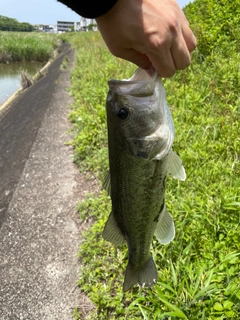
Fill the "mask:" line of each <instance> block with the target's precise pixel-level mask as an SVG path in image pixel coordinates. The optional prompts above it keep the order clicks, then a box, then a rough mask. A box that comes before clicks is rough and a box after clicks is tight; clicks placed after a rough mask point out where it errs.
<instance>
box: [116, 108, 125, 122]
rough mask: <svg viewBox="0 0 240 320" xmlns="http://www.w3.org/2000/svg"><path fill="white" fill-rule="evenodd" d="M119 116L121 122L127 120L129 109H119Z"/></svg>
mask: <svg viewBox="0 0 240 320" xmlns="http://www.w3.org/2000/svg"><path fill="white" fill-rule="evenodd" d="M117 115H118V117H119V118H120V119H121V120H125V119H126V118H127V117H128V109H126V108H121V109H119V111H118V114H117Z"/></svg>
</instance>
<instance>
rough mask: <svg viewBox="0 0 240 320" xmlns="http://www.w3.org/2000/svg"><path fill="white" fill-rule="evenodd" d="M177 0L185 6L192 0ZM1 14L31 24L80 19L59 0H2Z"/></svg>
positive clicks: (0, 0)
mask: <svg viewBox="0 0 240 320" xmlns="http://www.w3.org/2000/svg"><path fill="white" fill-rule="evenodd" d="M78 1H81V0H78ZM177 2H178V4H179V5H180V7H183V6H185V5H186V4H188V3H189V2H190V0H177ZM0 15H2V16H7V17H9V18H14V19H17V20H18V21H19V22H28V23H31V24H53V25H56V24H57V21H74V22H77V21H79V19H80V16H79V15H78V14H76V13H75V12H73V11H72V10H71V9H69V8H68V7H66V6H65V5H63V4H62V3H60V2H57V0H30V1H29V0H0Z"/></svg>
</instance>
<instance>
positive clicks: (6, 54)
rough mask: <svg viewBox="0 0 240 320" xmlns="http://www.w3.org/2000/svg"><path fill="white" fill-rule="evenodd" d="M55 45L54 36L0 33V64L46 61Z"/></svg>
mask: <svg viewBox="0 0 240 320" xmlns="http://www.w3.org/2000/svg"><path fill="white" fill-rule="evenodd" d="M56 43H57V37H56V35H54V34H46V33H33V32H31V33H18V32H0V63H1V62H3V63H6V62H12V61H47V60H48V59H49V58H50V57H51V56H52V54H53V50H54V48H55V47H56Z"/></svg>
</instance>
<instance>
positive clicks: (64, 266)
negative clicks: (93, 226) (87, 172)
mask: <svg viewBox="0 0 240 320" xmlns="http://www.w3.org/2000/svg"><path fill="white" fill-rule="evenodd" d="M64 52H65V53H64ZM63 53H64V54H66V55H67V56H68V57H69V61H70V67H72V65H73V61H74V55H73V52H72V51H71V50H70V48H69V47H68V46H65V47H64V51H63ZM63 56H64V55H62V56H60V57H59V58H58V59H56V60H55V61H54V63H53V64H52V65H51V67H50V68H49V71H48V74H47V76H46V77H45V78H43V79H42V80H40V81H39V82H38V83H36V84H35V85H34V86H33V87H31V88H29V89H28V90H27V91H26V92H25V93H24V94H23V95H21V96H20V97H19V98H18V99H17V101H15V102H14V104H13V105H12V106H11V108H10V109H9V110H8V112H7V114H5V115H4V116H3V117H2V119H0V137H1V141H0V179H1V186H0V190H1V196H0V198H1V199H0V222H1V230H0V243H1V247H0V319H1V320H12V319H14V320H17V319H24V320H35V319H36V320H44V319H47V320H60V319H61V320H70V319H71V312H72V310H73V308H74V307H76V306H78V307H80V309H82V311H83V313H84V312H86V311H87V310H88V309H90V308H92V306H91V304H90V302H89V300H88V299H87V297H85V296H83V295H81V294H80V290H79V288H77V287H76V283H77V280H78V276H79V261H78V259H77V252H78V248H79V244H80V242H81V240H82V239H81V227H80V221H79V220H78V217H77V213H76V205H77V201H78V199H79V198H83V197H84V195H85V193H86V192H89V191H91V190H95V189H96V188H97V186H96V185H95V182H94V180H93V181H89V180H88V181H85V179H84V176H82V175H80V173H79V170H78V168H77V167H76V166H75V165H74V164H73V162H72V157H73V150H72V148H71V147H69V146H66V145H65V142H66V141H68V140H69V139H70V136H69V134H68V133H67V132H68V130H69V128H70V127H71V124H70V123H69V122H68V121H67V114H68V113H69V109H68V107H67V106H68V105H69V104H70V103H71V98H70V96H69V94H68V92H67V90H66V89H67V88H68V87H69V86H70V82H69V74H70V71H69V69H68V70H65V71H61V70H60V65H61V63H62V61H63Z"/></svg>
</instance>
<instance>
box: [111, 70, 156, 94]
mask: <svg viewBox="0 0 240 320" xmlns="http://www.w3.org/2000/svg"><path fill="white" fill-rule="evenodd" d="M157 78H158V75H157V72H156V71H155V72H154V73H153V75H152V76H151V75H149V73H148V72H147V71H145V70H143V69H141V68H138V69H137V70H136V71H135V73H134V74H133V76H132V77H131V78H129V79H123V80H115V79H111V80H109V81H108V85H109V89H110V90H111V91H113V92H115V93H117V94H118V95H130V96H134V97H147V96H151V95H153V94H154V90H155V83H156V80H157Z"/></svg>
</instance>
